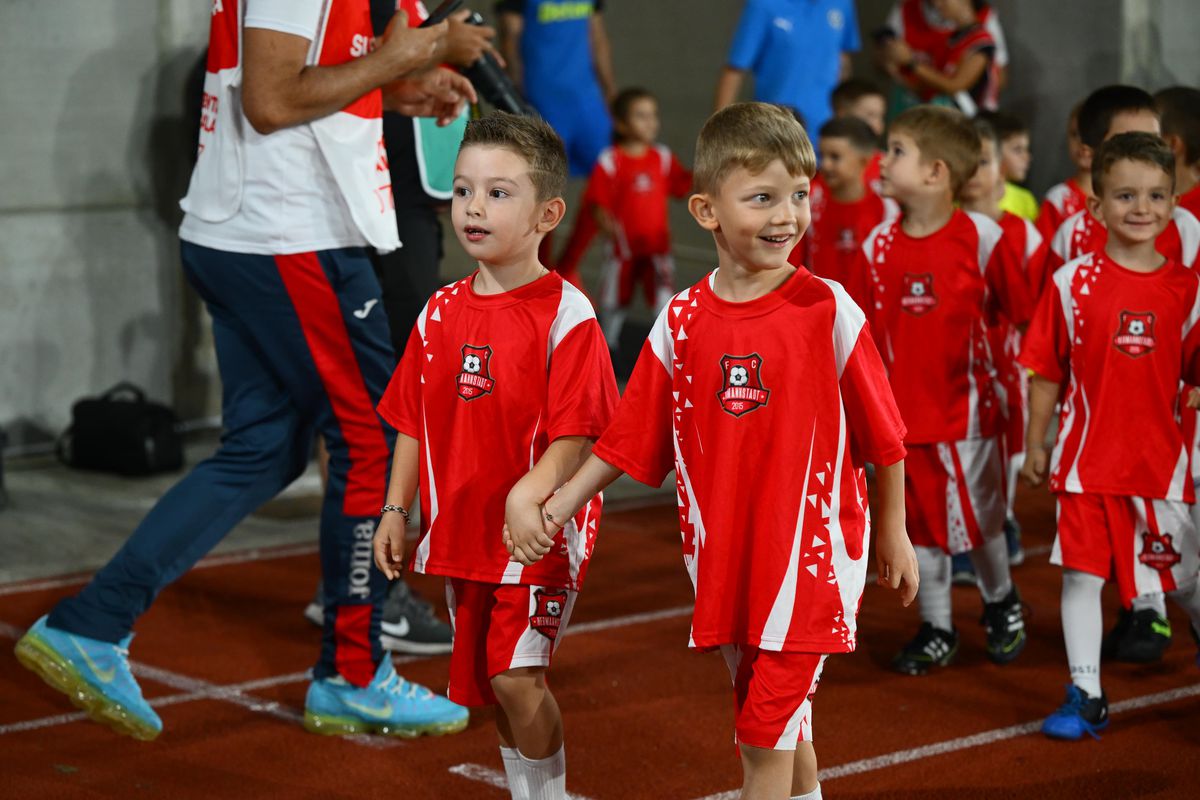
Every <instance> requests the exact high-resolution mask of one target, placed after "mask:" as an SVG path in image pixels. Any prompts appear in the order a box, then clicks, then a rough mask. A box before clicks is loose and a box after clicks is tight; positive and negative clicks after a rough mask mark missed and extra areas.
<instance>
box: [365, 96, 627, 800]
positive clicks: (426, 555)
mask: <svg viewBox="0 0 1200 800" xmlns="http://www.w3.org/2000/svg"><path fill="white" fill-rule="evenodd" d="M566 176H567V159H566V154H565V153H564V152H563V145H562V140H561V139H559V138H558V135H557V134H555V133H554V131H553V129H551V128H550V126H549V125H547V124H546V123H545V122H543V121H541V120H540V119H534V118H531V117H520V116H512V115H508V114H494V115H491V116H488V117H484V118H482V119H478V120H474V121H472V122H470V123H469V124H468V125H467V128H466V132H465V134H464V136H463V142H462V147H461V149H460V151H459V155H458V161H457V162H456V164H455V176H454V189H453V192H454V194H453V197H452V200H451V219H452V221H453V225H454V230H455V233H456V234H457V235H458V239H459V241H460V242H461V243H462V246H463V249H465V250H466V251H467V253H468V254H469V255H470V256H472V257H473V258H475V259H476V260H477V261H478V263H479V269H478V271H476V272H475V273H473V274H472V275H470V276H468V277H467V278H464V279H462V280H460V281H457V282H455V283H453V284H450V285H449V286H446V287H444V288H442V289H439V290H438V291H437V292H436V293H435V294H434V296H433V297H432V298H430V300H429V302H428V303H427V304H426V306H425V309H424V310H423V311H422V312H421V316H420V317H419V318H418V320H417V324H416V326H415V328H414V330H413V335H412V336H411V337H409V340H408V348H407V349H406V350H405V353H404V357H403V358H402V359H401V362H400V365H399V366H398V367H397V369H396V372H395V374H394V375H393V376H392V380H391V383H390V384H389V385H388V388H387V392H386V393H385V394H384V397H383V400H382V401H380V404H379V413H380V415H381V416H382V417H383V418H384V419H385V420H386V421H387V422H388V423H389V424H391V425H392V426H393V427H394V428H395V429H396V430H397V432H398V435H397V437H396V449H395V454H394V456H393V461H392V473H391V479H390V482H389V484H388V493H387V502H388V505H387V506H386V507H385V508H384V511H385V513H384V514H383V518H382V520H381V522H380V525H379V528H378V530H377V531H376V534H375V541H374V552H375V563H376V564H377V565H378V566H379V568H380V569H381V570H382V571H383V572H384V573H385V574H386V575H387V577H388V578H389V579H392V578H396V577H397V576H398V575H399V573H400V569H401V562H402V560H403V557H404V522H405V519H406V518H407V516H408V512H407V511H406V510H405V509H406V507H407V506H409V505H410V503H411V502H412V498H413V494H414V493H415V492H416V491H417V486H418V483H419V484H420V491H421V512H422V513H421V517H422V519H421V538H420V539H419V540H418V542H417V545H416V548H415V551H414V552H413V554H412V558H411V565H410V568H411V569H412V570H414V571H415V572H425V573H431V574H436V575H444V576H446V600H447V604H448V605H449V607H450V614H451V622H452V623H453V625H454V629H455V635H454V649H453V651H452V653H451V656H450V691H449V696H451V697H453V698H454V700H455V702H457V703H462V704H464V705H471V706H480V705H491V704H497V703H498V708H497V709H496V727H497V730H498V732H499V734H500V752H501V754H502V756H503V759H504V771H505V773H506V774H507V776H508V782H509V790H510V791H511V793H512V796H513V797H514V798H531V799H532V800H550V799H551V798H559V799H561V798H563V797H564V796H565V791H566V789H565V782H566V778H565V774H566V761H565V755H564V750H563V730H562V716H561V715H560V713H559V710H558V706H557V704H556V703H555V701H554V697H553V695H551V694H550V691H549V689H548V688H547V687H546V681H545V673H546V669H547V667H549V665H550V661H551V658H552V657H553V654H554V650H555V648H556V646H557V644H558V642H559V637H560V636H561V634H562V632H563V630H565V628H566V626H567V622H568V621H569V619H570V616H571V609H572V607H573V606H574V604H575V597H576V594H577V593H578V591H579V589H580V587H581V585H582V583H583V579H584V575H585V573H586V570H587V564H588V558H589V556H590V555H591V551H592V545H593V543H594V541H595V535H596V524H597V521H598V519H599V514H600V498H599V497H595V498H588V499H587V500H588V502H587V503H586V504H584V503H581V504H580V505H581V506H585V508H584V509H583V510H582V511H581V512H580V513H579V514H578V515H576V516H574V517H572V518H571V519H564V520H563V521H564V523H565V525H566V527H565V528H564V529H563V530H562V531H560V532H559V533H558V535H557V536H556V537H555V539H554V552H553V553H552V554H549V555H548V557H547V558H546V559H545V560H544V561H543V562H542V563H540V564H538V565H537V566H534V567H529V568H523V567H521V565H519V564H514V563H511V562H510V561H509V559H508V553H507V552H506V551H505V549H504V546H503V544H502V542H501V538H500V534H501V531H502V530H503V527H504V515H505V508H506V507H514V506H523V505H524V504H526V503H540V502H542V501H544V500H545V499H546V498H547V497H548V496H549V495H550V493H551V492H553V491H554V490H555V489H556V488H558V486H559V485H560V484H561V483H562V482H563V481H565V480H566V479H567V477H569V476H570V475H571V474H572V473H574V471H575V469H576V468H577V467H578V466H579V464H580V463H581V462H582V460H583V458H584V457H585V456H586V455H587V454H588V452H589V451H590V450H591V445H592V442H593V440H595V439H596V438H597V437H598V436H599V435H600V433H601V432H602V431H603V429H604V427H605V425H606V424H607V422H608V419H609V417H610V415H611V413H612V409H613V407H614V405H615V402H616V399H617V387H616V381H615V379H614V377H613V371H612V363H611V362H610V360H609V355H608V348H607V347H606V346H605V344H604V337H603V335H602V334H601V332H600V326H599V325H598V324H597V322H596V318H595V314H594V313H593V312H592V307H591V304H590V303H588V301H587V298H585V297H584V296H583V294H582V293H581V292H580V291H579V290H577V289H575V288H574V287H573V286H571V285H570V284H567V283H564V282H563V280H562V278H560V277H559V276H558V275H557V274H556V273H552V272H549V271H548V270H546V269H545V268H544V267H543V266H542V265H541V264H540V263H539V262H538V258H537V252H538V245H539V244H540V242H541V241H542V238H543V237H544V236H545V235H546V234H547V233H548V232H549V231H550V230H552V229H553V228H554V226H555V225H557V224H558V223H559V222H560V221H561V219H562V216H563V213H564V210H565V206H564V203H563V201H562V190H563V186H564V184H565V182H566ZM531 467H532V469H531ZM418 468H419V469H418ZM506 496H507V501H506V500H505V497H506Z"/></svg>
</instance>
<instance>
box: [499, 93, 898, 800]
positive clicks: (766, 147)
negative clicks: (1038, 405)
mask: <svg viewBox="0 0 1200 800" xmlns="http://www.w3.org/2000/svg"><path fill="white" fill-rule="evenodd" d="M815 171H816V165H815V158H814V155H813V150H812V145H811V144H810V143H809V141H808V137H807V136H806V135H805V133H804V130H803V128H802V127H801V126H800V125H799V124H798V123H797V122H796V120H795V119H794V118H793V117H792V115H791V114H790V113H789V112H788V111H786V110H785V109H783V108H780V107H778V106H772V105H767V104H763V103H741V104H735V105H732V106H728V107H726V108H724V109H722V110H721V111H719V112H717V113H716V114H714V115H713V116H712V117H711V118H710V119H709V120H708V122H707V123H705V126H704V128H703V130H701V132H700V136H699V139H698V141H697V144H696V171H695V189H696V194H693V195H692V196H691V198H690V199H689V201H688V208H689V210H690V211H691V213H692V216H693V217H694V218H695V219H696V221H697V222H698V223H699V224H700V226H701V227H702V228H704V229H705V230H707V231H710V232H711V233H712V234H713V239H714V241H715V243H716V246H717V262H718V268H717V269H716V270H715V271H714V272H712V273H710V274H709V275H708V276H707V277H706V278H705V279H704V280H702V281H701V282H700V283H698V284H696V285H695V286H693V287H691V288H689V289H687V290H685V291H683V292H681V293H680V294H678V295H676V296H675V297H674V298H673V299H672V301H671V303H670V304H669V305H668V306H667V308H666V309H664V311H663V313H662V314H661V315H660V316H659V317H658V321H657V322H656V323H655V325H654V328H653V330H652V331H651V333H650V337H649V339H648V340H647V341H646V343H645V345H644V346H643V347H642V352H641V356H640V357H639V359H638V362H637V366H636V367H635V368H634V372H633V376H632V378H631V379H630V381H629V385H628V387H627V388H626V391H625V395H624V397H623V398H622V400H621V404H620V406H619V407H618V410H617V413H616V416H615V417H614V420H613V423H612V424H611V425H610V426H609V428H608V429H607V430H606V431H605V433H604V435H603V436H602V437H601V439H600V441H599V442H598V443H597V444H596V447H595V449H594V451H593V454H592V456H591V457H590V458H589V459H588V460H587V462H586V463H585V464H584V465H583V467H582V468H581V469H580V470H579V472H578V473H577V474H576V475H575V477H573V478H572V479H571V480H570V481H568V482H567V484H566V485H565V486H563V488H562V489H560V490H559V491H558V493H557V494H555V495H554V496H552V497H551V498H550V499H549V500H547V501H546V503H545V505H544V507H542V508H540V509H539V508H529V509H526V511H525V512H524V514H525V515H527V516H528V517H529V518H530V524H529V525H525V524H523V523H522V522H521V521H520V520H516V519H514V518H513V517H510V518H509V525H510V528H511V529H512V532H511V537H510V539H509V541H508V546H509V548H510V550H511V552H512V553H513V558H514V559H515V560H516V561H518V562H520V563H522V564H524V563H533V562H536V561H537V559H539V558H542V557H544V556H545V555H546V554H547V553H549V552H550V551H551V550H550V548H551V546H552V544H551V538H550V537H552V536H554V535H556V534H557V529H558V526H559V525H561V524H562V523H563V522H564V521H566V520H568V519H570V518H571V515H573V514H575V513H576V511H577V509H579V508H580V507H581V506H582V505H583V504H584V503H585V502H586V501H587V498H588V497H591V496H592V495H593V494H595V492H597V491H599V490H600V489H601V488H602V487H604V486H607V485H608V484H609V483H610V482H611V481H613V480H614V479H615V478H616V477H617V476H619V475H620V474H621V473H622V472H624V473H628V474H629V475H630V476H632V477H634V478H636V479H637V480H639V481H642V482H644V483H647V484H650V485H653V486H657V485H659V484H660V483H661V482H662V480H663V478H664V477H665V476H666V475H667V473H668V472H670V470H671V469H672V468H674V469H675V471H676V488H677V493H678V498H679V524H680V529H681V534H682V539H683V542H682V544H683V557H684V564H685V566H686V567H687V570H688V574H689V575H690V577H691V579H692V583H693V587H694V588H695V592H696V606H695V611H694V612H693V615H692V631H691V637H690V642H689V644H690V646H691V647H693V648H695V649H697V650H702V651H703V650H715V649H720V650H721V652H722V654H723V655H724V656H725V659H726V662H727V665H728V667H729V672H730V676H731V678H732V680H733V684H734V696H735V731H736V741H737V743H738V746H739V748H740V752H741V757H742V764H743V768H744V774H745V778H744V780H745V783H744V786H743V790H742V797H744V798H752V799H754V800H782V799H783V798H787V797H799V798H806V799H807V800H815V798H819V797H820V796H821V788H820V785H819V784H818V783H817V769H816V755H815V751H814V750H813V747H812V744H811V739H812V697H813V694H814V692H815V691H816V687H817V680H818V678H819V677H820V674H821V668H822V666H823V664H824V662H825V657H826V655H827V654H829V653H839V652H847V651H850V650H853V649H854V647H855V645H856V643H857V621H856V620H857V615H858V606H859V601H860V600H861V597H862V591H863V585H864V583H865V580H866V571H867V561H868V558H867V554H868V552H869V539H870V531H871V523H870V518H869V516H868V512H867V485H866V478H865V473H864V466H865V464H866V463H867V462H871V463H874V464H875V465H876V479H877V480H876V490H877V491H878V494H879V502H878V505H877V507H878V509H879V514H878V523H877V530H878V538H877V541H876V543H875V548H876V558H877V564H878V570H879V576H880V577H879V582H880V583H881V584H883V585H888V586H891V587H892V588H900V587H901V586H902V587H903V589H902V597H903V601H904V602H905V603H908V602H911V600H912V598H913V596H914V595H915V593H916V590H917V571H916V560H915V558H914V556H913V551H912V547H911V545H909V543H908V537H907V536H906V535H905V532H904V507H903V488H902V487H903V484H904V465H903V458H904V445H903V436H904V427H903V423H902V422H901V420H900V416H899V414H898V413H897V411H896V407H895V404H894V403H893V401H892V397H891V391H890V390H889V389H888V386H887V378H886V375H885V374H884V371H883V365H882V363H881V361H880V358H879V354H878V352H877V351H876V350H875V346H874V343H873V342H872V339H871V335H870V330H869V328H868V327H867V325H866V320H865V318H864V317H863V314H862V311H860V310H859V308H858V306H856V305H855V304H854V302H853V301H852V300H850V298H849V296H848V295H847V294H846V292H845V291H844V290H843V289H842V287H841V286H840V285H839V284H837V283H835V282H833V281H828V280H823V279H821V278H817V277H815V276H814V275H812V274H811V273H809V272H808V271H807V270H805V269H804V268H802V267H793V266H791V265H790V264H789V263H788V260H787V258H788V254H789V253H790V252H791V250H792V248H793V247H794V246H795V244H796V242H797V241H798V240H799V239H800V237H801V236H802V235H803V233H804V230H805V228H806V227H807V226H808V217H809V210H808V188H809V182H810V180H811V179H812V176H813V174H814V173H815ZM535 520H541V521H542V522H543V523H544V526H545V529H544V530H543V531H542V532H541V535H529V533H531V532H532V529H533V526H532V524H531V523H532V522H533V521H535ZM514 523H516V524H514ZM520 528H525V529H526V532H521V531H519V530H518V529H520Z"/></svg>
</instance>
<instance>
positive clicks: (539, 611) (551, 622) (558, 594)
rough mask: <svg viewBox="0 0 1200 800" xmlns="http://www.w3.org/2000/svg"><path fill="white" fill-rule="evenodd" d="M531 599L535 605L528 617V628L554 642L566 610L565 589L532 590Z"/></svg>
mask: <svg viewBox="0 0 1200 800" xmlns="http://www.w3.org/2000/svg"><path fill="white" fill-rule="evenodd" d="M533 599H534V600H535V601H536V603H537V605H536V606H535V608H534V610H533V614H532V615H530V617H529V627H531V628H533V629H534V630H535V631H537V632H538V633H540V634H541V635H542V636H545V637H546V638H547V639H549V640H551V641H554V640H555V639H557V638H558V629H559V627H560V626H561V625H562V615H563V613H564V612H565V611H566V610H567V590H566V589H534V591H533Z"/></svg>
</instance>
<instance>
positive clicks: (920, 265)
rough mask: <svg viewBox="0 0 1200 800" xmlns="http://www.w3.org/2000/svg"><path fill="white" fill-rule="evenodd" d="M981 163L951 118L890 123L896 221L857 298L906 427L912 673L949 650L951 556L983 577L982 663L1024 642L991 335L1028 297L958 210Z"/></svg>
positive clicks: (999, 246) (1017, 273)
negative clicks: (914, 626)
mask: <svg viewBox="0 0 1200 800" xmlns="http://www.w3.org/2000/svg"><path fill="white" fill-rule="evenodd" d="M979 154H980V146H979V135H978V134H977V133H976V132H975V129H974V128H973V127H971V123H970V122H969V121H968V120H967V118H966V117H965V116H964V115H963V114H961V113H959V112H957V111H954V110H951V109H948V108H942V107H934V106H917V107H915V108H911V109H909V110H908V111H905V112H904V113H903V114H901V115H900V116H899V117H897V118H896V119H895V120H894V121H893V122H892V125H891V128H890V130H889V132H888V149H887V152H886V154H885V155H884V158H883V165H882V168H883V173H882V176H883V190H884V193H885V194H886V195H888V196H890V197H892V198H893V199H895V200H896V201H897V202H898V203H899V204H900V208H901V216H900V218H899V219H898V220H892V221H890V222H885V223H883V224H882V225H880V226H879V227H877V228H876V229H875V230H874V231H872V232H871V235H870V236H869V237H868V238H867V241H866V242H865V243H864V244H863V253H862V258H863V261H864V263H863V265H862V268H861V271H862V273H863V274H866V275H867V276H869V284H868V286H867V287H866V288H865V290H864V295H863V296H865V297H869V298H870V301H869V304H868V316H869V319H870V320H871V327H872V331H873V333H874V335H875V339H876V342H877V344H878V346H879V350H880V352H881V353H882V354H883V358H884V363H885V364H887V367H888V373H889V377H890V379H891V384H892V391H893V392H894V393H895V396H896V404H897V405H898V406H899V408H900V413H901V416H902V417H903V418H904V424H905V426H906V427H907V428H908V436H907V437H906V438H905V446H906V447H907V448H908V457H907V459H906V468H905V476H904V480H905V504H906V508H907V514H908V516H907V520H908V532H909V535H910V536H911V538H912V542H913V545H914V546H915V547H916V552H917V559H918V562H919V563H920V567H921V591H920V593H919V594H918V600H919V603H920V611H921V620H922V624H921V627H920V630H919V631H918V633H917V635H916V637H915V638H914V639H913V640H912V641H911V642H909V643H908V644H907V645H905V647H904V648H903V650H901V651H900V653H899V654H897V656H896V657H895V658H894V659H893V661H892V666H893V667H894V668H895V669H896V670H897V671H898V672H902V673H904V674H908V675H924V674H926V673H927V672H928V671H929V670H930V668H931V667H933V666H944V665H946V664H948V663H949V662H950V660H951V659H952V658H953V657H954V654H955V653H956V652H957V650H958V632H957V631H956V630H955V628H954V625H953V622H952V618H951V608H950V606H951V603H950V556H951V555H954V554H957V553H964V552H970V553H971V560H972V563H973V564H974V566H975V573H976V575H977V576H978V579H979V588H980V591H981V593H982V595H983V601H984V613H983V624H984V626H985V629H986V632H987V651H988V656H989V657H990V658H991V659H992V660H993V661H995V662H996V663H1007V662H1009V661H1012V660H1013V659H1014V658H1016V657H1017V656H1018V655H1019V654H1020V652H1021V650H1022V649H1023V648H1024V646H1025V641H1026V637H1025V624H1024V618H1023V614H1022V611H1021V599H1020V596H1019V595H1018V593H1017V589H1016V587H1015V586H1014V585H1013V583H1012V578H1011V575H1010V572H1009V564H1008V555H1007V552H1006V549H1005V542H1004V535H1003V533H1004V518H1005V496H1006V493H1005V486H1004V483H1005V480H1004V479H1005V475H1004V465H1003V458H1002V447H1001V441H1000V437H1001V435H1002V433H1003V425H1004V404H1003V401H1002V398H1001V393H1002V390H1001V389H1000V388H999V386H998V385H997V384H996V381H995V373H994V370H993V367H992V357H991V352H990V347H989V343H988V333H987V323H988V321H989V320H994V319H995V318H996V314H997V313H1003V314H1004V316H1005V317H1006V318H1007V319H1008V320H1010V321H1011V322H1012V323H1014V324H1017V325H1020V324H1023V323H1024V322H1025V321H1026V320H1027V318H1028V306H1029V301H1028V298H1027V295H1028V290H1027V287H1026V285H1025V278H1024V276H1023V275H1022V274H1021V270H1020V266H1019V259H1018V258H1017V257H1016V255H1015V254H1014V253H1013V252H1012V251H1011V249H1010V248H1011V245H1010V244H1009V243H1008V242H1006V241H1005V240H1004V239H1003V236H1002V231H1001V229H1000V226H999V225H997V224H996V223H995V222H993V221H992V220H990V219H988V218H987V217H985V216H982V215H980V214H973V213H968V212H966V211H962V210H959V209H956V208H955V207H954V197H955V196H956V195H957V193H958V192H959V190H960V189H961V188H962V186H963V184H965V183H966V182H967V180H968V179H969V178H970V177H971V175H972V174H973V173H974V172H975V168H976V166H977V165H978V162H979Z"/></svg>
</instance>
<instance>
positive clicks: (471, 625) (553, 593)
mask: <svg viewBox="0 0 1200 800" xmlns="http://www.w3.org/2000/svg"><path fill="white" fill-rule="evenodd" d="M578 594H579V593H578V592H575V591H571V590H570V589H562V588H552V587H546V586H525V585H522V584H494V583H480V582H479V581H471V580H465V579H462V578H447V579H446V604H447V605H448V606H449V608H450V623H451V625H453V626H454V650H453V651H452V652H451V653H450V691H449V692H447V696H448V697H449V698H450V699H451V700H453V701H454V702H456V703H458V704H460V705H465V706H487V705H493V704H495V702H496V695H495V694H494V693H493V692H492V678H493V677H495V676H496V675H499V674H500V673H502V672H507V671H508V670H510V669H517V668H518V667H549V666H550V660H551V659H552V658H553V656H554V651H555V650H556V649H557V648H558V643H559V642H560V641H561V639H560V638H559V637H560V636H561V635H562V633H563V632H564V631H565V630H566V629H567V622H568V621H569V620H570V618H571V609H573V608H574V607H575V598H576V597H577V596H578Z"/></svg>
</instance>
